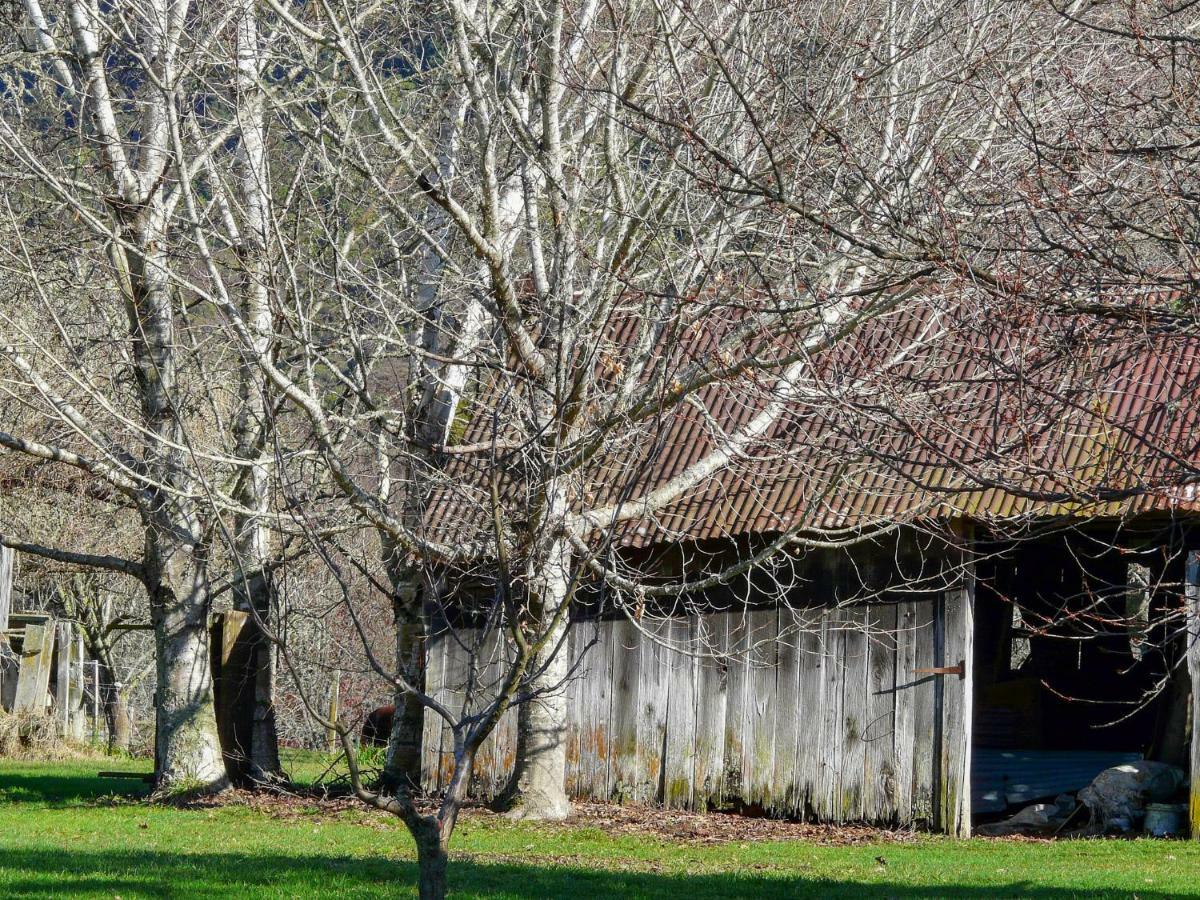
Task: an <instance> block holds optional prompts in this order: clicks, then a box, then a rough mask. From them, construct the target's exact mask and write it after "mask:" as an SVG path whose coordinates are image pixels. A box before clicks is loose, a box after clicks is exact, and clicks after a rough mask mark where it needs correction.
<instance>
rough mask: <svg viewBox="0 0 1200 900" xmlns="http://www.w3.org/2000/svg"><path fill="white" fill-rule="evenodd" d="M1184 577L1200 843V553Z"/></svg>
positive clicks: (1191, 807)
mask: <svg viewBox="0 0 1200 900" xmlns="http://www.w3.org/2000/svg"><path fill="white" fill-rule="evenodd" d="M1185 571H1186V574H1185V577H1184V596H1185V598H1186V603H1187V614H1186V621H1187V633H1186V635H1185V640H1186V641H1187V646H1186V651H1185V652H1186V653H1187V667H1188V675H1189V677H1190V680H1191V682H1192V716H1191V719H1192V735H1191V737H1192V746H1191V751H1190V759H1191V788H1190V790H1189V792H1188V796H1189V798H1190V803H1189V804H1188V820H1189V822H1190V824H1191V833H1192V840H1194V841H1200V736H1198V735H1197V732H1198V731H1200V550H1191V551H1189V552H1188V556H1187V569H1186V570H1185Z"/></svg>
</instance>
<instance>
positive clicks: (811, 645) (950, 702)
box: [425, 589, 972, 834]
mask: <svg viewBox="0 0 1200 900" xmlns="http://www.w3.org/2000/svg"><path fill="white" fill-rule="evenodd" d="M971 601H972V592H971V591H970V590H969V589H961V590H956V591H954V592H951V593H950V594H948V595H946V596H945V597H943V598H941V599H938V600H929V599H926V600H915V601H906V602H899V603H879V604H872V605H870V606H852V607H843V608H829V609H823V610H822V609H815V610H808V611H807V612H806V613H805V614H804V615H798V613H797V611H795V610H792V609H788V608H780V609H761V610H751V611H748V612H740V613H716V614H709V615H705V616H692V617H690V618H680V619H674V620H671V621H669V622H667V623H661V624H660V625H659V626H658V632H659V637H661V638H662V639H663V640H665V641H666V642H671V641H679V640H682V639H684V638H686V637H688V636H692V637H695V636H696V635H699V634H701V633H703V634H704V635H705V636H706V640H707V641H708V642H710V643H711V644H712V645H714V646H716V647H719V648H721V649H729V650H732V651H734V652H733V653H732V654H731V655H729V656H727V657H723V658H716V659H714V658H705V657H696V656H689V655H685V654H682V653H678V652H675V651H673V650H670V649H667V648H666V647H664V646H663V644H662V643H661V642H659V641H655V640H652V639H650V638H648V637H645V636H643V635H642V634H641V633H640V631H639V629H638V628H636V627H635V626H634V625H633V624H632V623H630V622H628V621H625V620H613V621H600V622H584V623H580V624H578V625H577V626H576V627H575V628H574V629H573V630H572V634H571V645H570V648H569V652H570V654H571V660H572V673H573V674H572V678H571V680H570V682H569V683H568V684H567V685H565V686H564V688H563V690H564V691H565V692H566V693H567V695H568V701H569V702H568V708H569V710H570V715H571V725H570V734H569V738H568V753H567V784H568V789H569V790H570V791H571V793H572V794H573V795H574V796H576V797H579V798H587V799H595V800H616V801H619V802H635V803H661V804H665V805H667V806H671V807H677V808H686V809H705V808H711V807H719V806H731V805H737V804H743V805H746V806H751V807H755V808H761V809H762V810H763V811H764V812H767V813H769V814H772V815H780V816H806V817H814V818H817V819H819V820H823V821H832V822H842V821H860V820H861V821H871V822H879V823H889V824H908V823H912V822H925V823H928V824H930V825H936V826H937V827H939V828H941V829H943V830H947V831H951V832H955V833H960V834H961V833H965V831H966V829H967V828H969V822H970V808H969V797H970V790H969V783H968V778H969V774H968V773H969V771H970V758H969V744H970V734H969V732H970V715H971V714H970V680H969V677H967V678H959V677H958V676H956V675H931V674H918V673H916V672H915V671H914V670H916V669H919V668H932V667H934V666H942V665H946V666H953V665H957V664H958V662H959V660H966V662H967V669H968V673H969V668H970V657H971ZM939 616H941V617H942V621H941V623H940V625H939V626H938V627H936V628H935V620H936V619H937V617H939ZM935 632H936V633H938V634H940V635H942V637H943V640H944V643H943V646H942V647H941V648H940V649H939V648H937V647H935ZM465 643H467V642H464V641H460V640H455V639H454V638H452V637H451V638H447V639H443V640H440V641H438V642H437V643H436V644H435V645H434V647H433V649H432V651H431V658H430V666H429V684H430V685H431V687H433V688H435V689H436V690H437V691H438V693H439V696H441V697H442V698H443V699H449V700H453V699H454V698H455V697H456V696H458V697H461V696H462V685H459V684H455V683H453V682H454V681H455V680H456V679H458V680H461V679H462V678H465V674H466V671H467V666H466V664H465V663H466V659H465V655H466V650H465V649H464V644H465ZM938 710H940V711H941V715H942V721H941V722H940V723H936V722H935V715H936V712H937V711H938ZM939 726H940V727H939ZM938 736H940V741H941V744H940V746H937V745H936V741H938V740H939V737H938ZM515 740H516V728H515V713H514V712H513V711H509V713H507V714H506V716H505V718H504V721H503V722H502V723H501V725H500V726H499V727H498V728H497V730H496V732H495V733H494V735H493V736H492V737H491V738H490V739H489V740H488V742H487V743H486V744H485V746H484V749H483V752H482V753H481V754H480V756H479V758H478V760H477V763H476V772H475V778H474V781H473V789H474V792H475V793H476V794H477V795H479V796H482V797H485V798H490V797H492V796H494V795H495V794H496V793H497V792H498V791H500V790H501V789H502V788H503V786H504V782H505V778H506V775H507V772H508V771H509V769H510V767H511V763H512V759H513V757H514V753H515ZM450 750H451V748H450V746H449V735H448V733H447V732H445V730H444V729H443V728H442V727H440V726H439V725H437V724H436V723H434V722H433V721H432V717H429V718H428V719H427V724H426V730H425V761H426V766H425V768H426V780H427V786H428V787H430V788H431V789H435V790H436V789H437V788H439V787H441V786H444V784H445V783H446V780H447V778H448V776H449V772H450V767H451V763H452V760H451V758H450ZM939 772H940V773H942V777H941V779H940V780H941V784H940V786H939V785H937V782H936V781H935V779H937V778H938V773H939Z"/></svg>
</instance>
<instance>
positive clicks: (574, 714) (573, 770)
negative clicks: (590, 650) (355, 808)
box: [563, 626, 586, 797]
mask: <svg viewBox="0 0 1200 900" xmlns="http://www.w3.org/2000/svg"><path fill="white" fill-rule="evenodd" d="M585 640H586V638H585V636H584V635H582V634H580V633H579V630H578V629H577V628H575V627H574V626H571V627H569V628H568V630H567V646H566V648H565V650H564V652H565V653H566V654H567V683H566V684H565V685H563V692H564V694H565V695H566V701H567V734H566V738H565V740H566V744H567V754H566V755H567V761H566V772H565V773H564V775H563V785H564V787H565V789H566V792H567V796H568V797H577V796H579V785H580V777H579V762H580V757H581V755H582V732H581V730H580V727H579V717H580V713H581V706H582V698H581V697H580V692H581V689H582V685H581V684H580V679H581V677H582V671H581V662H582V660H581V658H580V657H581V648H582V645H583V643H584V641H585Z"/></svg>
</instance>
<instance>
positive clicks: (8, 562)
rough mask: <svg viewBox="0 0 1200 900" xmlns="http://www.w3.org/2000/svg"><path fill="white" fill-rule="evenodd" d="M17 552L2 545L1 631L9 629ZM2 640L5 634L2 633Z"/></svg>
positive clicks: (0, 555)
mask: <svg viewBox="0 0 1200 900" xmlns="http://www.w3.org/2000/svg"><path fill="white" fill-rule="evenodd" d="M16 558H17V554H16V553H14V552H13V551H12V550H10V549H9V548H8V547H0V632H4V631H7V630H8V614H9V612H11V611H12V583H13V568H14V565H15V563H16ZM0 640H3V636H2V635H0Z"/></svg>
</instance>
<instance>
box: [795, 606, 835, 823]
mask: <svg viewBox="0 0 1200 900" xmlns="http://www.w3.org/2000/svg"><path fill="white" fill-rule="evenodd" d="M828 615H829V613H828V611H822V612H821V614H820V616H819V617H817V618H815V619H814V620H813V621H812V623H811V624H810V625H808V626H807V627H805V629H804V630H803V631H802V632H801V633H800V635H799V640H798V646H799V659H798V666H799V673H798V674H797V684H798V690H799V698H798V700H797V702H796V718H797V729H798V732H799V736H798V740H797V743H796V806H797V812H799V813H801V814H803V815H805V816H806V817H807V816H808V815H809V812H810V811H811V813H812V814H813V815H817V814H818V810H819V809H821V808H823V800H822V798H823V796H824V784H825V769H826V766H827V760H828V754H827V749H828V748H827V747H826V746H825V745H824V743H823V734H822V724H823V719H824V708H825V707H824V696H825V680H824V679H825V670H824V657H825V651H824V643H823V633H822V629H823V628H824V627H826V626H825V620H826V618H828Z"/></svg>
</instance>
